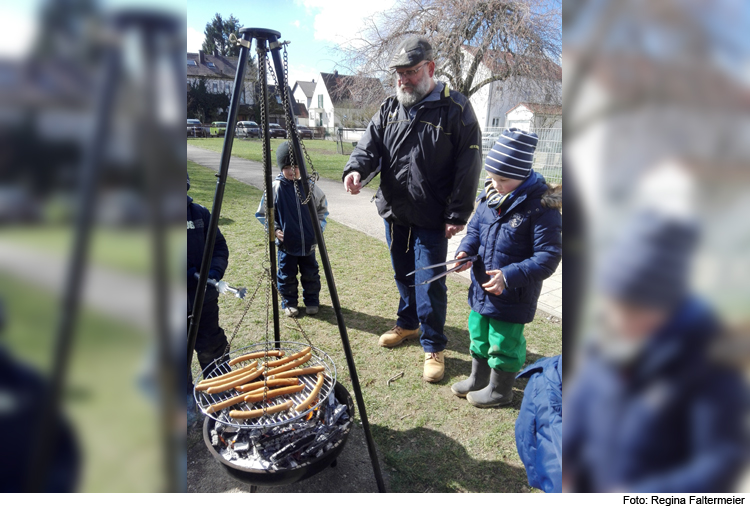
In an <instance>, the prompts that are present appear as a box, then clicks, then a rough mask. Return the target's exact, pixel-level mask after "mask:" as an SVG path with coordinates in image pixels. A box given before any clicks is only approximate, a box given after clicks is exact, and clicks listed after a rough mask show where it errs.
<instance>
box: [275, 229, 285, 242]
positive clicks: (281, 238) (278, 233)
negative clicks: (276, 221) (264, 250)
mask: <svg viewBox="0 0 750 521" xmlns="http://www.w3.org/2000/svg"><path fill="white" fill-rule="evenodd" d="M276 238H277V239H278V240H279V242H284V232H282V231H281V230H276Z"/></svg>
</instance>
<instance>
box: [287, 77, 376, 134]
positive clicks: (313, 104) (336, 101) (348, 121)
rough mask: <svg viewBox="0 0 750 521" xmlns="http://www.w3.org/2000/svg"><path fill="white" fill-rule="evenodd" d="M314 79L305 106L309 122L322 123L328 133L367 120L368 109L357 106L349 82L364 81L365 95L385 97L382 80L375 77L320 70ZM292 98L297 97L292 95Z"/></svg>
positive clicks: (316, 125) (321, 125)
mask: <svg viewBox="0 0 750 521" xmlns="http://www.w3.org/2000/svg"><path fill="white" fill-rule="evenodd" d="M313 83H314V85H315V90H314V91H313V93H312V97H311V101H310V105H309V107H308V112H309V114H310V126H311V127H312V126H315V127H325V128H326V130H327V131H328V132H331V133H332V132H334V131H335V129H336V128H338V127H344V128H347V127H363V126H366V125H367V123H368V122H369V120H370V117H371V113H369V112H368V111H367V110H366V109H362V108H361V107H359V104H358V103H357V102H356V101H355V99H354V98H356V97H357V95H356V94H354V93H353V89H352V86H354V85H357V86H361V85H363V84H364V85H366V86H367V90H368V95H369V96H371V97H372V98H373V99H378V103H380V102H382V100H384V99H385V97H386V96H385V91H384V90H383V86H382V84H381V83H380V81H379V80H378V79H376V78H360V77H356V76H345V75H343V74H339V73H338V71H333V74H329V73H326V72H321V73H319V74H318V77H317V78H316V80H315V81H314V82H313ZM355 90H356V89H355ZM300 96H301V95H300ZM295 99H299V98H297V97H296V96H295Z"/></svg>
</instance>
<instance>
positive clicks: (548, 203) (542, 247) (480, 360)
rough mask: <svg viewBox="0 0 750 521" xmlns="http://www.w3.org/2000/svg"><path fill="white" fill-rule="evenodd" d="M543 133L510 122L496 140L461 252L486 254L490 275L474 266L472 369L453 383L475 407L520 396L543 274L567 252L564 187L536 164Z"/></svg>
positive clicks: (496, 404) (497, 404)
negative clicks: (557, 187) (518, 379)
mask: <svg viewBox="0 0 750 521" xmlns="http://www.w3.org/2000/svg"><path fill="white" fill-rule="evenodd" d="M537 140H538V138H537V135H536V134H534V133H528V132H525V131H523V130H519V129H516V128H511V129H509V130H505V131H504V132H503V134H502V135H501V136H500V138H499V139H498V140H497V142H496V143H495V145H494V146H493V147H492V150H491V151H490V152H489V154H488V155H487V159H486V161H485V169H486V170H487V173H488V174H489V176H488V178H487V180H486V181H485V185H484V186H485V189H484V191H483V192H482V194H481V195H480V196H479V199H478V201H479V206H478V207H477V209H476V213H475V214H474V217H472V219H471V221H470V222H469V226H468V230H467V233H466V237H465V238H464V239H463V241H461V244H460V246H459V247H458V254H457V255H456V258H457V259H460V258H463V257H467V256H473V255H477V254H479V255H480V256H481V257H482V260H483V261H484V264H485V266H486V269H487V271H486V273H487V275H488V276H489V277H490V280H489V281H488V282H486V283H484V284H480V283H479V282H478V281H477V280H476V278H475V277H474V274H473V273H472V284H471V287H470V288H469V305H470V306H471V313H470V315H469V333H470V336H471V355H472V366H471V375H470V376H469V378H467V379H466V380H463V381H461V382H458V383H456V384H454V385H453V387H451V391H453V394H455V395H456V396H459V397H462V398H463V397H466V399H467V400H468V401H469V403H471V404H472V405H474V406H475V407H481V408H487V407H500V406H503V405H508V404H510V403H511V401H512V400H513V381H514V379H515V376H516V373H517V372H518V371H519V370H520V369H521V367H523V364H524V362H525V361H526V339H525V338H524V336H523V330H524V325H525V324H527V323H529V322H531V321H532V320H534V314H535V312H536V306H537V301H538V300H539V294H540V293H541V290H542V281H543V280H544V279H546V278H547V277H549V276H551V275H552V274H553V273H554V272H555V270H556V269H557V266H558V264H559V263H560V258H561V256H562V215H561V214H560V208H561V206H562V194H561V193H558V192H556V191H553V190H552V189H551V188H550V187H549V185H547V183H546V181H545V180H544V177H542V176H541V175H540V174H538V173H536V172H534V170H533V169H532V168H531V165H532V162H533V160H534V151H535V150H536V144H537ZM469 267H471V263H467V264H466V265H465V266H464V267H463V268H462V269H461V270H459V271H463V270H465V269H468V268H469Z"/></svg>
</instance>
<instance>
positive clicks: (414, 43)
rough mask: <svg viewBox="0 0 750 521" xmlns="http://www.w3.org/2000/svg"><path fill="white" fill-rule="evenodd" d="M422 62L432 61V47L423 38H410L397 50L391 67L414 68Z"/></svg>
mask: <svg viewBox="0 0 750 521" xmlns="http://www.w3.org/2000/svg"><path fill="white" fill-rule="evenodd" d="M422 60H427V61H432V46H431V45H430V42H428V41H427V40H426V39H425V38H422V37H421V36H410V37H409V38H407V39H406V40H404V42H403V43H402V44H401V45H399V46H398V48H397V49H396V54H394V55H393V58H392V59H391V63H390V65H388V66H389V67H390V68H391V69H395V68H396V67H412V66H414V65H416V64H418V63H419V62H421V61H422Z"/></svg>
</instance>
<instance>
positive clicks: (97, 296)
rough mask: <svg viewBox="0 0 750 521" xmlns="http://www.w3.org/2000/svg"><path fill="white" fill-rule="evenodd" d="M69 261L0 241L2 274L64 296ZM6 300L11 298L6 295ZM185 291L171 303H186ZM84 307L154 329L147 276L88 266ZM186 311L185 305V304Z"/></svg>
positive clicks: (85, 277)
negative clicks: (180, 301) (181, 301)
mask: <svg viewBox="0 0 750 521" xmlns="http://www.w3.org/2000/svg"><path fill="white" fill-rule="evenodd" d="M67 264H68V259H66V258H63V257H61V256H58V255H54V254H50V253H49V252H42V251H40V250H37V249H34V248H29V247H27V246H24V245H21V244H18V243H15V242H12V241H6V240H0V273H6V274H11V275H13V276H14V277H17V278H19V279H22V280H24V281H25V282H26V283H27V284H30V285H32V286H36V287H39V288H43V289H49V290H51V291H52V293H53V294H55V295H61V294H62V292H63V289H64V284H65V278H66V276H67V273H68V272H67ZM6 298H12V296H11V295H6ZM185 298H186V297H185V291H184V290H182V291H179V290H173V291H172V293H171V296H170V299H171V300H170V302H172V303H176V302H178V301H179V300H180V299H181V300H183V301H184V300H185ZM81 299H82V302H83V303H84V305H85V306H86V307H87V308H89V309H92V310H95V311H96V312H98V313H102V314H104V315H106V316H109V317H110V318H113V319H116V320H118V321H121V322H125V323H127V324H130V325H132V326H135V327H137V328H139V329H142V330H149V328H152V327H153V306H154V292H153V290H152V286H151V283H150V281H149V279H148V277H146V276H138V275H131V274H128V273H122V272H119V271H115V270H110V269H106V268H100V267H96V266H91V265H89V267H88V269H87V270H86V274H85V276H84V282H83V292H82V293H81ZM182 307H183V309H184V304H183V306H182Z"/></svg>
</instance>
